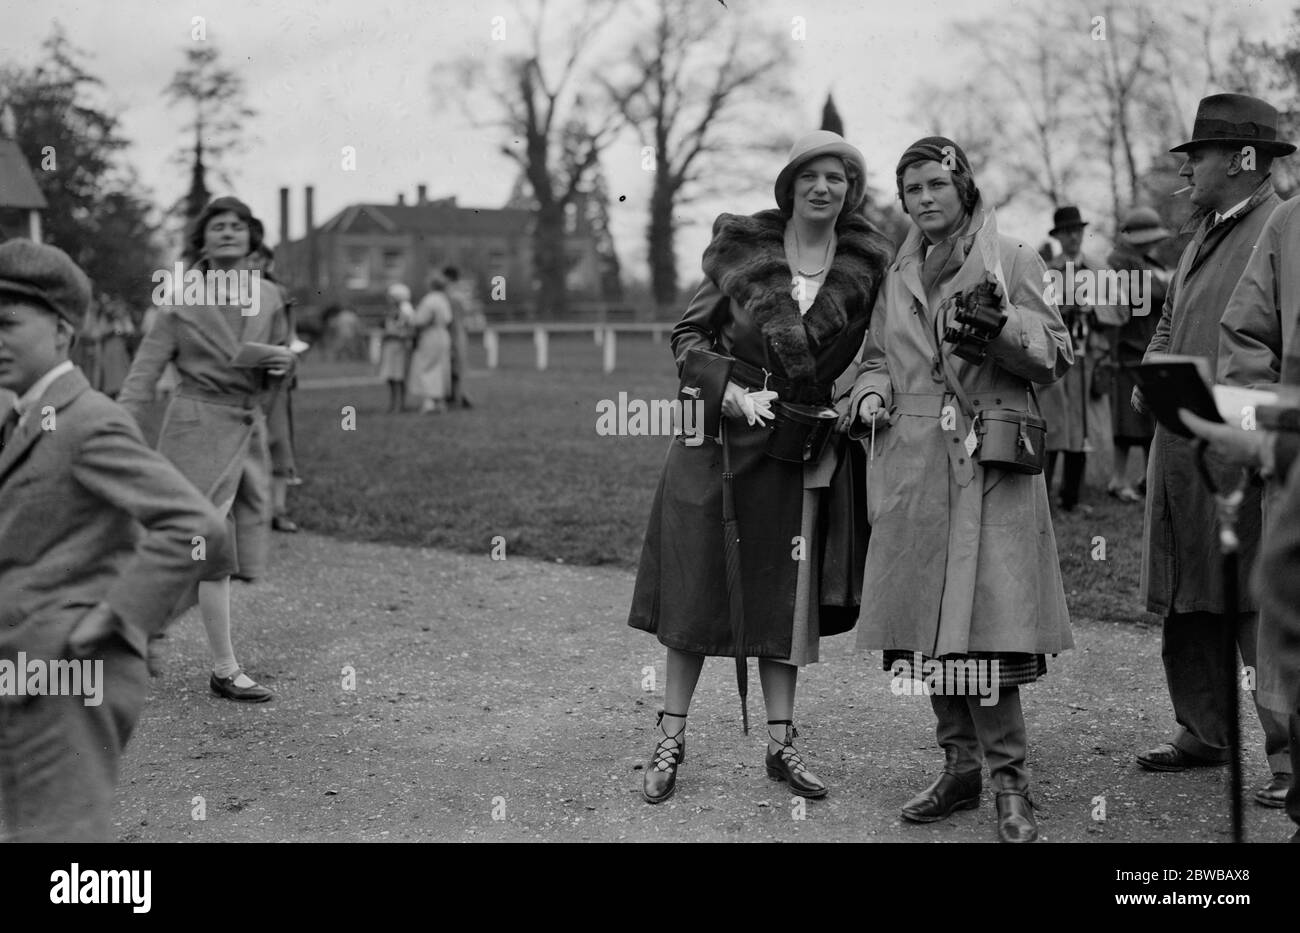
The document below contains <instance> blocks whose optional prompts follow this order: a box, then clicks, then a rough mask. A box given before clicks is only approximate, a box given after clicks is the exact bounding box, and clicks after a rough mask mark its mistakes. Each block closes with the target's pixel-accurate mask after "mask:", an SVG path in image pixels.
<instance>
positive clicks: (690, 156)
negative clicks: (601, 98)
mask: <svg viewBox="0 0 1300 933" xmlns="http://www.w3.org/2000/svg"><path fill="white" fill-rule="evenodd" d="M619 60H620V61H622V62H624V63H625V65H624V66H623V67H621V68H617V69H612V70H611V72H610V73H609V74H608V76H607V77H605V78H604V79H602V84H603V86H604V88H605V90H606V92H607V93H608V94H609V97H610V100H611V101H613V103H614V106H615V107H616V108H617V109H618V111H619V113H620V114H621V115H622V117H623V119H624V120H625V121H626V123H627V125H629V126H631V127H632V128H633V129H634V131H635V132H636V134H637V136H638V137H639V139H640V142H641V145H642V154H643V159H644V160H645V161H644V162H643V167H644V168H647V169H652V170H653V182H652V190H651V195H650V220H649V224H648V227H647V230H646V239H647V244H648V247H649V261H650V276H651V283H652V291H653V295H654V300H655V304H656V305H657V306H658V307H659V308H661V309H662V308H669V307H673V306H675V305H676V302H677V256H676V251H675V244H676V233H677V221H676V219H675V217H674V211H675V210H676V208H677V207H679V206H681V205H683V204H686V203H689V202H691V201H693V200H696V199H698V198H700V197H702V196H705V195H708V194H716V193H718V192H720V191H726V190H730V188H731V185H730V184H729V182H732V183H734V181H736V180H738V179H741V178H743V177H744V173H743V171H737V168H738V166H737V164H736V163H737V160H738V159H742V160H743V156H742V154H745V153H755V152H758V153H762V152H772V151H780V150H782V149H784V148H785V147H786V146H787V145H788V142H787V141H786V140H784V139H779V138H778V139H773V138H765V139H764V140H762V141H761V142H759V143H757V144H756V143H755V141H754V133H753V132H752V129H750V126H752V125H747V124H746V121H745V120H744V119H743V117H744V116H745V113H746V111H747V110H748V109H750V107H751V106H752V105H756V104H761V105H762V106H763V107H766V108H771V107H773V106H780V105H781V104H782V103H785V102H787V101H790V100H791V99H792V95H791V92H790V91H789V81H788V74H789V68H790V63H791V51H790V42H789V39H788V37H786V36H784V35H783V34H781V33H779V32H772V31H769V30H765V29H764V28H763V27H762V26H760V25H759V24H758V21H757V20H756V19H755V18H754V17H748V18H747V17H744V16H742V15H740V14H738V13H729V12H728V11H727V10H726V9H725V8H723V7H722V6H721V5H715V4H709V5H704V6H702V5H701V4H700V3H699V2H698V0H655V12H654V17H653V20H652V22H651V24H650V26H649V27H648V28H647V30H646V32H645V33H644V34H640V35H635V36H633V38H632V40H631V41H630V42H629V44H628V46H627V48H626V50H625V51H624V52H623V53H622V54H621V55H620V56H619ZM760 135H762V136H765V137H766V135H767V134H760ZM724 160H726V161H728V162H730V163H731V166H730V168H729V169H728V170H726V171H723V170H722V167H723V165H724Z"/></svg>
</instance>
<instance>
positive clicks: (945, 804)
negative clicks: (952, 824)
mask: <svg viewBox="0 0 1300 933" xmlns="http://www.w3.org/2000/svg"><path fill="white" fill-rule="evenodd" d="M982 789H983V782H982V781H981V779H980V774H979V772H978V771H976V772H974V773H973V774H968V775H956V774H951V773H949V772H947V771H945V772H943V773H942V774H940V775H939V778H938V780H936V781H935V782H934V783H933V784H931V785H930V786H929V787H927V788H926V789H925V790H923V791H921V792H920V793H919V794H917V795H916V796H915V797H913V798H912V799H911V800H909V801H908V802H907V803H905V804H903V809H902V811H901V815H902V817H903V819H905V820H910V821H911V822H913V823H934V822H937V821H938V820H942V819H945V818H947V817H948V816H950V815H952V813H953V811H955V810H974V809H975V808H976V807H978V806H979V805H980V792H981V790H982Z"/></svg>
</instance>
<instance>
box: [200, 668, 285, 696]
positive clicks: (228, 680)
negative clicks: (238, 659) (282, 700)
mask: <svg viewBox="0 0 1300 933" xmlns="http://www.w3.org/2000/svg"><path fill="white" fill-rule="evenodd" d="M243 673H244V672H243V671H235V673H234V675H233V676H230V677H218V676H217V672H216V671H213V672H212V677H211V678H210V679H209V680H208V686H209V687H211V688H212V692H213V693H215V694H216V695H217V696H219V697H225V698H226V699H227V700H239V701H241V702H244V703H265V702H267V701H268V700H270V699H271V698H272V697H274V696H275V694H274V693H272V692H271V691H270V690H268V689H266V688H265V687H263V686H262V685H261V684H259V683H253V684H252V685H251V686H248V687H240V686H239V685H237V684H236V683H235V681H236V680H237V679H238V678H239V675H240V674H243ZM245 676H247V675H245ZM249 679H250V680H251V679H252V678H249Z"/></svg>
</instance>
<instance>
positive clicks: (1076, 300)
mask: <svg viewBox="0 0 1300 933" xmlns="http://www.w3.org/2000/svg"><path fill="white" fill-rule="evenodd" d="M1087 226H1088V223H1087V221H1085V220H1084V219H1083V216H1082V215H1081V214H1080V213H1079V209H1078V208H1077V207H1074V206H1066V207H1061V208H1057V210H1056V213H1055V215H1054V216H1053V218H1052V229H1051V231H1050V235H1051V236H1053V237H1055V238H1056V240H1057V242H1059V243H1060V244H1061V254H1060V255H1059V256H1057V257H1056V258H1055V259H1053V260H1052V261H1051V262H1049V263H1048V265H1047V267H1048V269H1049V270H1055V271H1056V272H1058V273H1060V278H1059V280H1058V281H1059V282H1060V285H1061V290H1060V292H1059V293H1058V294H1057V295H1056V301H1057V304H1058V305H1059V306H1060V309H1061V319H1062V320H1064V321H1065V326H1066V327H1068V328H1069V330H1070V337H1071V339H1072V341H1073V342H1074V358H1075V360H1076V361H1077V365H1075V366H1074V367H1072V368H1071V369H1070V370H1069V371H1068V372H1067V373H1066V374H1065V375H1064V376H1062V377H1061V378H1060V379H1059V380H1057V381H1056V382H1054V383H1052V384H1051V385H1048V386H1044V387H1043V389H1042V392H1041V399H1042V408H1043V418H1044V419H1045V420H1046V421H1047V485H1048V487H1049V488H1050V487H1051V484H1052V476H1053V474H1054V473H1055V471H1056V461H1057V460H1058V459H1060V460H1061V461H1063V464H1062V468H1061V485H1060V498H1059V502H1060V506H1061V509H1062V511H1065V512H1072V511H1074V508H1075V506H1077V505H1078V504H1079V490H1080V487H1081V486H1082V485H1083V474H1084V470H1085V469H1086V467H1087V456H1088V452H1089V451H1091V450H1099V451H1102V452H1104V451H1105V450H1106V449H1108V445H1109V439H1110V412H1109V409H1108V406H1107V402H1106V398H1107V396H1106V394H1105V393H1104V392H1100V391H1097V390H1098V389H1100V388H1101V386H1100V384H1099V383H1098V382H1096V379H1097V368H1098V364H1099V363H1101V362H1102V361H1103V360H1104V359H1105V358H1106V357H1107V356H1108V354H1109V348H1110V342H1109V338H1108V336H1107V331H1106V330H1105V328H1107V327H1112V326H1118V325H1119V323H1120V320H1121V319H1120V317H1119V314H1118V312H1117V310H1116V309H1115V308H1112V307H1111V306H1109V305H1105V304H1102V303H1101V301H1100V299H1101V297H1103V296H1101V295H1099V294H1098V293H1097V291H1096V287H1095V286H1096V284H1097V273H1098V272H1099V271H1101V270H1103V269H1105V266H1104V265H1103V264H1102V263H1100V262H1098V261H1096V260H1095V259H1093V258H1091V257H1090V256H1088V255H1087V254H1085V253H1084V251H1083V237H1084V228H1085V227H1087ZM1089 277H1092V279H1093V282H1092V284H1091V286H1089V287H1088V288H1087V290H1086V291H1085V290H1083V289H1084V284H1085V281H1086V280H1087V279H1088V278H1089ZM1071 280H1073V281H1071ZM1072 286H1073V287H1072ZM1094 396H1096V397H1095V398H1094ZM1058 455H1059V456H1058Z"/></svg>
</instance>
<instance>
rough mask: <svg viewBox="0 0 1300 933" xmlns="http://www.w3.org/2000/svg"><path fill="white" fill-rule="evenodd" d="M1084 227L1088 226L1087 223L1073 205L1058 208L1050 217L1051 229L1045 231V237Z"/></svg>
mask: <svg viewBox="0 0 1300 933" xmlns="http://www.w3.org/2000/svg"><path fill="white" fill-rule="evenodd" d="M1086 226H1088V222H1087V221H1086V220H1084V219H1083V216H1082V215H1081V214H1080V213H1079V209H1078V208H1077V207H1075V206H1073V205H1068V206H1066V207H1058V208H1057V209H1056V213H1055V214H1053V215H1052V229H1051V230H1049V231H1047V235H1048V236H1056V235H1057V234H1058V233H1060V232H1061V231H1062V230H1069V229H1071V228H1072V227H1086Z"/></svg>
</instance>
